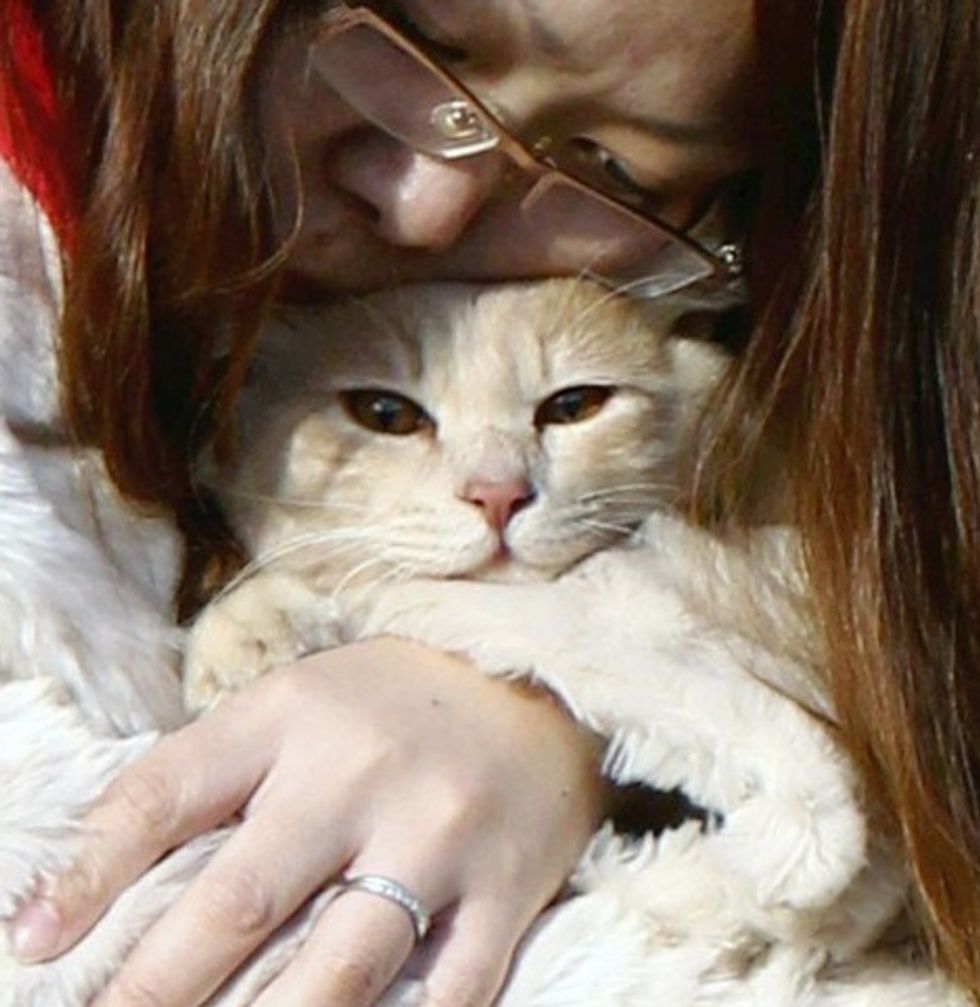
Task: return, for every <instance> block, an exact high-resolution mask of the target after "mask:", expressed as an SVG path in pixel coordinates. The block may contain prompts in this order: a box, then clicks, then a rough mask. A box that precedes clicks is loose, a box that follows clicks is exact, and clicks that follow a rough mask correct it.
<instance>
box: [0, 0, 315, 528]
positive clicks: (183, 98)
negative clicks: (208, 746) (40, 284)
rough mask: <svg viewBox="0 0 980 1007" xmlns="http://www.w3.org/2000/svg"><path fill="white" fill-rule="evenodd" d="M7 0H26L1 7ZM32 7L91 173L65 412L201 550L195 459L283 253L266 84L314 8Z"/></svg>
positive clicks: (65, 340) (86, 2)
mask: <svg viewBox="0 0 980 1007" xmlns="http://www.w3.org/2000/svg"><path fill="white" fill-rule="evenodd" d="M11 6H13V7H17V6H22V3H21V0H0V9H2V8H4V7H11ZM29 6H30V7H31V8H32V9H33V11H34V17H35V19H36V22H37V25H38V27H39V28H40V30H41V34H42V36H43V39H44V43H45V46H46V50H47V57H48V63H49V65H50V66H51V67H52V69H53V71H54V73H55V76H56V81H55V83H56V86H57V88H58V92H59V100H60V104H61V107H62V109H63V111H64V118H65V120H66V121H68V122H70V123H72V124H73V125H74V133H73V135H72V136H71V137H70V139H71V142H72V144H73V146H74V154H75V158H74V160H75V161H76V162H77V163H78V164H79V165H81V166H83V170H82V171H81V172H80V173H79V174H78V177H77V178H75V179H73V180H72V181H73V183H74V191H73V197H74V202H75V205H76V207H77V218H76V220H75V221H74V223H73V234H72V249H71V253H70V254H69V255H68V256H67V257H66V276H67V289H66V304H65V312H64V320H63V325H62V334H61V363H62V367H61V375H62V381H63V392H64V395H63V398H64V403H65V412H66V418H67V420H68V422H69V424H70V426H71V429H72V430H73V432H74V433H75V435H76V436H77V437H78V438H80V439H81V440H82V441H84V442H87V443H93V444H97V445H99V446H100V447H101V448H102V450H103V452H104V455H105V459H106V463H107V466H108V469H109V471H110V473H111V475H112V477H113V479H114V480H115V481H116V483H117V484H118V486H119V487H120V488H121V489H122V491H123V492H124V493H126V494H127V495H128V496H129V497H130V498H131V499H133V500H134V501H139V502H141V503H144V504H147V505H152V506H156V507H164V508H166V509H168V510H169V511H171V512H172V513H174V514H176V516H177V518H178V521H179V523H180V524H181V526H182V527H183V528H184V530H185V531H186V532H187V533H188V535H189V538H190V541H191V542H197V541H199V540H200V539H201V538H202V537H207V536H206V535H205V526H206V525H207V524H208V523H209V521H210V515H209V512H208V509H207V507H206V501H204V500H203V499H202V498H201V496H200V495H199V494H198V493H197V492H196V490H195V487H194V485H193V479H192V470H193V467H192V462H193V457H194V454H195V452H196V450H197V449H198V448H199V446H200V444H201V443H202V441H203V439H204V438H205V437H207V436H209V435H211V434H213V433H214V430H215V425H217V426H218V427H220V425H221V423H220V419H221V417H222V416H227V415H228V413H229V410H230V408H231V404H232V402H233V400H234V396H235V392H236V390H237V388H238V387H239V386H240V384H241V381H242V380H243V376H244V373H245V368H246V364H247V360H248V356H249V352H250V347H251V344H252V341H253V339H254V337H255V334H256V332H257V330H258V327H259V325H260V323H261V320H262V317H263V313H264V311H265V310H266V308H267V306H268V305H269V304H270V302H271V301H272V299H273V297H274V296H275V293H276V286H277V276H278V272H279V265H280V259H281V255H279V254H278V253H277V249H276V246H275V243H274V240H273V237H272V229H271V223H270V219H269V214H268V212H267V210H268V199H267V198H266V195H265V164H264V161H263V152H262V150H261V146H260V144H259V140H258V137H259V128H258V121H257V116H258V112H257V108H256V102H255V93H256V86H255V81H256V77H257V75H258V74H259V72H260V70H261V60H262V52H263V46H264V45H266V44H268V43H269V42H270V40H271V39H272V37H273V35H274V30H275V29H276V28H278V27H280V26H283V25H285V24H286V23H288V20H289V18H290V16H292V15H296V16H300V15H301V14H302V13H303V10H304V8H305V7H310V6H314V7H315V6H316V5H311V4H308V3H303V2H301V0H292V2H290V3H286V2H284V0H252V2H249V3H214V2H204V0H200V2H197V0H185V2H180V3H167V4H157V3H133V2H131V0H51V2H50V3H47V4H41V3H32V4H29ZM0 12H2V11H0ZM6 22H7V19H6V18H0V23H6ZM2 31H3V29H2V28H0V33H2ZM13 83H14V84H16V81H14V82H13ZM12 93H13V96H14V97H15V98H16V91H15V90H13V91H12ZM24 100H25V101H26V102H29V101H30V100H31V95H30V94H26V95H25V96H24Z"/></svg>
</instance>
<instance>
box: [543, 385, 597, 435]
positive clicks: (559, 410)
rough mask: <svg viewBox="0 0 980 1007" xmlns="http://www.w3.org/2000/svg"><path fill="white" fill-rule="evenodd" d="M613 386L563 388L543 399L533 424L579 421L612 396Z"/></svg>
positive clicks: (593, 414)
mask: <svg viewBox="0 0 980 1007" xmlns="http://www.w3.org/2000/svg"><path fill="white" fill-rule="evenodd" d="M614 391H615V389H614V388H610V387H609V386H608V385H579V386H576V387H575V388H564V389H562V390H561V391H560V392H555V394H554V395H552V396H550V397H549V398H547V399H545V400H544V402H542V403H541V405H539V406H538V408H537V411H536V412H535V414H534V425H535V426H536V427H537V428H538V429H539V430H540V429H541V427H546V426H553V425H557V424H563V423H581V422H582V421H583V420H587V419H589V418H590V417H592V416H595V414H596V413H597V412H599V410H600V409H601V408H602V407H603V406H604V405H605V404H606V403H607V402H608V401H609V399H611V398H612V395H613V392H614Z"/></svg>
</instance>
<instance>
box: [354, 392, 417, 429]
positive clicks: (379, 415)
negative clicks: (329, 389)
mask: <svg viewBox="0 0 980 1007" xmlns="http://www.w3.org/2000/svg"><path fill="white" fill-rule="evenodd" d="M340 401H341V404H342V405H343V407H344V409H345V410H346V411H347V415H348V416H350V418H351V419H352V420H353V421H354V422H355V423H357V424H359V425H360V426H362V427H365V428H366V429H368V430H373V431H374V432H375V433H379V434H391V435H393V436H396V437H405V436H407V435H408V434H415V433H419V432H420V431H422V430H431V429H432V428H433V427H434V426H435V422H434V421H433V419H432V417H431V416H430V415H429V414H428V413H427V412H426V411H425V410H424V409H423V408H422V407H421V406H420V405H419V404H418V403H417V402H413V401H412V400H411V399H409V398H406V397H405V396H404V395H399V394H398V392H388V391H384V390H383V389H378V388H354V389H351V390H350V391H346V392H341V393H340Z"/></svg>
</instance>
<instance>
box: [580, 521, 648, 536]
mask: <svg viewBox="0 0 980 1007" xmlns="http://www.w3.org/2000/svg"><path fill="white" fill-rule="evenodd" d="M576 524H578V525H579V526H580V527H582V528H588V529H589V530H590V531H601V532H604V533H611V534H613V535H631V534H632V533H633V532H634V531H635V530H636V525H635V524H615V523H614V522H612V521H596V520H594V519H592V518H579V519H577V521H576Z"/></svg>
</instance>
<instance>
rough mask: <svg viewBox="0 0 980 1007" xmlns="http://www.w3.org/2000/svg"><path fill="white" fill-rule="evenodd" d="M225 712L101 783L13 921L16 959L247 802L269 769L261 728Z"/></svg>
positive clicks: (59, 934)
mask: <svg viewBox="0 0 980 1007" xmlns="http://www.w3.org/2000/svg"><path fill="white" fill-rule="evenodd" d="M238 705H239V704H236V703H233V702H230V703H229V704H228V708H230V707H233V706H234V707H238ZM228 708H218V709H217V710H215V711H214V712H213V713H211V714H208V715H206V716H205V717H203V718H202V719H201V720H199V721H196V722H194V723H192V724H190V725H188V726H187V727H185V728H182V729H181V730H180V731H178V732H176V733H175V734H173V735H169V736H167V737H165V738H163V739H162V740H161V741H160V743H159V744H158V745H157V746H156V747H155V748H153V749H152V750H151V751H150V752H149V753H147V754H146V755H145V756H143V757H141V758H140V759H139V760H138V761H137V762H135V763H134V764H133V765H132V766H130V767H128V768H127V769H125V770H124V771H123V772H122V773H121V774H120V775H119V777H118V778H117V779H116V780H115V781H114V782H113V783H112V784H111V785H110V786H109V788H108V789H107V790H106V792H105V794H104V795H103V796H102V798H100V800H99V801H98V802H97V804H96V805H95V806H94V807H93V808H92V809H91V811H90V812H89V813H88V815H86V817H85V819H84V821H83V822H82V829H83V832H84V835H83V838H82V840H81V849H80V851H79V853H78V856H77V858H76V860H75V862H74V864H73V866H72V867H71V868H70V869H69V870H68V871H66V872H65V873H63V874H60V875H58V876H56V877H55V878H53V879H51V880H49V881H46V882H44V883H43V885H42V887H41V890H40V891H39V892H38V894H37V895H36V896H35V898H34V899H32V900H31V901H30V902H28V903H27V904H26V905H25V906H23V907H22V908H21V910H20V911H19V912H18V913H17V914H16V916H14V918H13V919H12V920H11V923H10V925H9V934H10V945H11V948H12V950H13V951H14V953H15V954H16V955H17V957H18V958H19V959H20V960H21V961H23V962H25V963H33V962H39V961H44V960H47V959H49V958H54V957H57V956H58V955H60V954H62V953H63V952H64V951H66V950H67V949H68V948H70V947H71V946H72V945H73V944H75V942H76V941H78V940H79V938H81V937H82V936H83V935H84V934H85V933H86V932H87V931H88V930H89V929H90V928H91V926H92V925H93V924H94V923H95V922H96V920H98V918H99V917H100V916H101V915H102V913H103V912H105V910H106V909H107V908H108V906H109V905H110V904H111V903H112V901H113V900H114V899H115V898H116V896H117V895H118V894H119V893H120V892H121V891H122V890H123V889H124V888H126V887H127V886H128V885H130V884H131V883H132V882H133V881H135V880H136V879H137V878H139V877H140V876H141V875H142V874H143V873H145V872H146V870H147V869H148V868H149V867H151V866H152V865H153V864H154V863H155V862H156V861H157V860H159V859H160V857H161V856H163V855H164V854H165V853H166V852H167V851H169V850H171V849H173V848H174V847H176V846H179V845H180V844H181V843H182V842H184V841H186V840H187V839H189V838H191V837H193V836H196V835H198V834H199V833H201V832H204V831H206V830H207V829H210V828H213V827H215V826H216V825H220V824H221V823H223V822H225V821H227V820H228V819H229V818H230V817H231V816H232V815H234V814H235V812H237V811H238V810H239V809H240V808H241V807H242V805H243V804H244V803H245V802H246V801H247V800H248V799H249V797H250V796H251V794H252V793H253V792H254V790H255V789H256V787H257V786H258V785H259V783H260V782H261V780H262V777H263V774H264V769H265V767H266V765H267V760H268V751H267V746H263V745H262V744H261V739H262V737H263V734H264V732H262V731H255V730H254V725H252V724H251V718H250V717H248V716H241V715H235V712H234V711H232V710H230V709H228Z"/></svg>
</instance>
